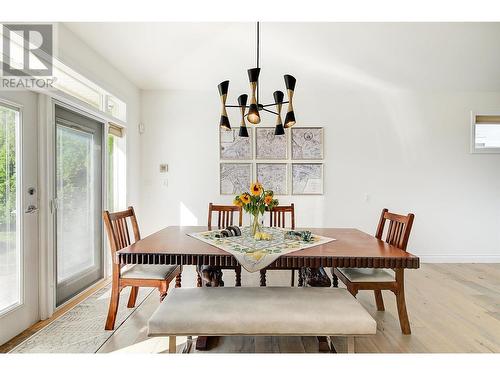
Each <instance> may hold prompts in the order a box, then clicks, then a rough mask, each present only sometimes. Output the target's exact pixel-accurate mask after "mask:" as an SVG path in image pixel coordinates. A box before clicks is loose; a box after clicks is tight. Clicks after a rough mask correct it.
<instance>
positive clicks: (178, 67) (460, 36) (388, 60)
mask: <svg viewBox="0 0 500 375" xmlns="http://www.w3.org/2000/svg"><path fill="white" fill-rule="evenodd" d="M65 25H66V26H67V27H68V28H69V29H70V30H71V31H73V32H74V33H75V34H76V35H77V36H78V37H79V38H81V39H82V40H83V41H84V42H86V43H87V44H88V45H89V46H90V47H91V48H93V49H94V50H95V51H96V52H98V53H99V54H100V55H101V56H103V57H104V58H105V59H106V60H108V61H109V62H110V63H111V64H112V65H114V66H115V67H116V68H117V69H118V70H119V71H121V72H122V73H123V74H125V75H126V76H127V77H129V79H130V80H131V81H132V82H134V83H135V84H136V85H137V86H138V87H139V88H141V89H177V90H201V91H213V90H214V87H215V86H216V85H217V84H218V83H219V82H220V81H222V80H225V79H229V80H230V81H231V87H232V88H233V89H234V88H235V87H236V88H238V89H242V90H243V89H245V90H246V89H247V88H248V80H247V76H246V72H245V70H246V69H248V68H250V67H253V66H254V65H255V25H254V24H252V23H66V24H65ZM499 41H500V23H434V24H432V23H262V24H261V67H262V68H263V70H262V73H261V78H262V79H261V87H262V85H263V84H265V85H269V86H271V87H273V89H274V88H275V87H276V86H275V85H276V84H281V85H283V83H282V74H286V73H290V74H292V75H294V76H295V77H296V78H297V81H298V84H301V85H307V86H310V88H317V87H320V86H318V85H334V87H338V88H339V89H346V88H382V89H384V88H403V89H415V90H464V91H469V90H481V91H498V90H500V48H499ZM264 78H265V80H266V81H264V80H263V79H264ZM280 82H281V83H280ZM282 89H284V87H283V88H282ZM247 91H248V90H247Z"/></svg>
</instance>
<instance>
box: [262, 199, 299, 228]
mask: <svg viewBox="0 0 500 375" xmlns="http://www.w3.org/2000/svg"><path fill="white" fill-rule="evenodd" d="M268 211H269V226H270V227H279V228H285V227H286V214H287V213H288V212H289V213H290V222H291V225H290V228H291V229H295V206H294V204H293V203H292V204H290V205H289V206H275V207H273V209H272V210H268Z"/></svg>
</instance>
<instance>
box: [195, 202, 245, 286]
mask: <svg viewBox="0 0 500 375" xmlns="http://www.w3.org/2000/svg"><path fill="white" fill-rule="evenodd" d="M235 213H236V214H238V221H237V222H236V220H235V219H234V215H235ZM214 214H216V216H217V229H225V228H227V227H229V226H231V225H237V226H239V227H241V226H242V225H243V210H242V208H241V207H238V206H231V205H220V204H213V203H209V205H208V223H207V227H208V230H212V229H213V227H214V226H215V223H214V225H212V218H213V216H214ZM196 269H197V271H198V272H197V273H198V275H197V277H198V278H197V283H196V285H197V286H198V287H201V286H203V281H205V286H215V287H216V286H224V281H223V280H222V270H223V269H233V270H234V272H235V274H236V280H235V286H241V266H240V265H237V266H223V267H222V266H207V265H202V264H200V265H198V266H197V267H196Z"/></svg>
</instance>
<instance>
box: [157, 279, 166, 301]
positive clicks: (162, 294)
mask: <svg viewBox="0 0 500 375" xmlns="http://www.w3.org/2000/svg"><path fill="white" fill-rule="evenodd" d="M158 290H159V291H160V302H163V300H164V299H165V297H166V296H167V292H168V284H167V282H166V281H165V282H162V283H161V285H160V286H159V287H158Z"/></svg>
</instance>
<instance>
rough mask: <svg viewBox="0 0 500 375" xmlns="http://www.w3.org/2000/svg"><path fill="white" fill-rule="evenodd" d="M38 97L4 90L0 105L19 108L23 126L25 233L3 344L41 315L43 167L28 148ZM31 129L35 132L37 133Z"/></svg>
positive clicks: (21, 214)
mask: <svg viewBox="0 0 500 375" xmlns="http://www.w3.org/2000/svg"><path fill="white" fill-rule="evenodd" d="M32 95H35V96H32ZM37 100H38V95H37V93H32V92H29V93H22V92H12V93H8V92H5V93H3V92H2V93H0V104H2V105H5V106H6V107H12V108H13V109H15V110H17V111H19V128H18V129H17V134H16V143H17V146H18V154H17V155H16V165H17V166H18V168H20V169H19V171H20V173H17V176H16V177H17V181H18V187H17V189H16V190H17V191H16V194H19V196H18V199H19V202H18V204H19V207H16V211H18V214H17V228H18V231H17V232H18V233H17V235H18V236H19V234H21V236H19V237H18V241H19V246H20V262H21V264H20V271H21V275H20V280H19V281H20V299H19V303H18V304H17V305H15V306H11V307H10V308H8V309H5V310H4V311H3V312H2V315H1V317H0V319H2V320H3V321H4V323H7V324H8V325H9V328H8V329H7V330H6V331H5V332H3V333H4V335H2V337H1V338H0V343H2V342H3V341H4V340H5V337H9V336H11V337H13V336H12V335H14V336H15V335H17V334H18V333H19V331H17V332H16V330H18V329H21V328H22V327H21V326H23V327H26V325H28V324H29V325H31V324H33V323H35V322H36V321H37V320H38V317H39V301H40V299H39V293H38V290H37V287H38V285H39V253H38V243H37V241H38V238H39V222H40V221H39V216H38V215H39V211H38V212H36V209H37V206H38V201H37V199H38V189H39V186H38V174H39V170H38V166H37V163H36V160H34V159H35V158H36V157H37V156H38V153H37V152H36V150H34V151H33V152H34V153H33V154H31V155H28V154H27V150H29V149H30V147H33V148H35V146H34V145H36V144H37V131H38V127H37V124H36V120H37V108H36V103H37ZM28 132H34V134H30V133H28ZM27 135H29V136H27ZM31 136H33V138H31ZM26 156H28V157H26ZM19 171H18V172H19ZM28 187H34V188H35V189H36V190H35V191H34V194H31V195H30V197H31V198H30V197H29V196H28V193H27V190H26V189H27V188H28ZM28 204H32V205H34V206H35V213H30V215H29V216H26V215H27V214H28V212H25V210H26V208H27V206H28ZM32 215H34V216H32ZM28 217H29V218H28ZM31 220H35V222H32V223H31V224H30V221H31ZM28 225H30V227H27V226H28ZM19 229H20V231H19ZM29 277H31V278H29ZM16 314H17V315H16ZM9 322H10V323H9ZM10 324H12V325H10ZM22 329H24V328H22Z"/></svg>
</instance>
